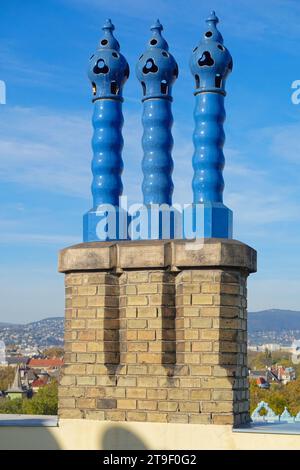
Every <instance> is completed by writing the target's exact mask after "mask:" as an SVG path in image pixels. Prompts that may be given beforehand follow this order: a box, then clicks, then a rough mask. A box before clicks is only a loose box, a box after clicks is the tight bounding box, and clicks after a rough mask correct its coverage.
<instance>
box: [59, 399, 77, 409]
mask: <svg viewBox="0 0 300 470" xmlns="http://www.w3.org/2000/svg"><path fill="white" fill-rule="evenodd" d="M59 407H60V408H75V398H60V399H59Z"/></svg>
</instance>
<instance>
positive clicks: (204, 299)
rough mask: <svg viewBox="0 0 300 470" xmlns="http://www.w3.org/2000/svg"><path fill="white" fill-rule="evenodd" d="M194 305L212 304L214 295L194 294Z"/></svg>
mask: <svg viewBox="0 0 300 470" xmlns="http://www.w3.org/2000/svg"><path fill="white" fill-rule="evenodd" d="M192 304H193V305H212V304H213V296H212V295H208V294H193V295H192Z"/></svg>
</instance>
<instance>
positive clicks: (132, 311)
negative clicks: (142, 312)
mask: <svg viewBox="0 0 300 470" xmlns="http://www.w3.org/2000/svg"><path fill="white" fill-rule="evenodd" d="M136 315H137V308H136V307H126V310H125V316H126V318H136Z"/></svg>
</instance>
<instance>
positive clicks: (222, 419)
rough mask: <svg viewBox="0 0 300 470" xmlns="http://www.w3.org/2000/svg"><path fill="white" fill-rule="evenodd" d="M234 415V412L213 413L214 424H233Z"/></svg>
mask: <svg viewBox="0 0 300 470" xmlns="http://www.w3.org/2000/svg"><path fill="white" fill-rule="evenodd" d="M233 421H234V417H233V415H232V414H227V415H214V414H213V415H212V422H213V424H230V425H233Z"/></svg>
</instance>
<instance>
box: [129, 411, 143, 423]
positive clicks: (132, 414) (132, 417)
mask: <svg viewBox="0 0 300 470" xmlns="http://www.w3.org/2000/svg"><path fill="white" fill-rule="evenodd" d="M146 417H147V415H146V413H144V412H139V411H128V413H127V419H128V420H129V421H142V422H145V421H146Z"/></svg>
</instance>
